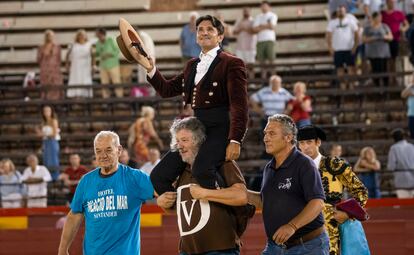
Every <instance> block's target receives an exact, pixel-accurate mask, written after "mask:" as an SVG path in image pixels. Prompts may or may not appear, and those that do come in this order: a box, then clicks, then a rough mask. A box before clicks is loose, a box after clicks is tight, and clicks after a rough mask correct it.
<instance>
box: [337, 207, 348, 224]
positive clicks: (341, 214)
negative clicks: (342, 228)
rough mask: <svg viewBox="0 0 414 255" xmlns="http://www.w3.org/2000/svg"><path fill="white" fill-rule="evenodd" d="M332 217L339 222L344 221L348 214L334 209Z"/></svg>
mask: <svg viewBox="0 0 414 255" xmlns="http://www.w3.org/2000/svg"><path fill="white" fill-rule="evenodd" d="M334 219H335V220H336V221H337V222H339V223H340V224H342V223H344V222H345V221H346V220H347V219H349V216H348V214H347V213H346V212H343V211H338V210H336V211H335V212H334Z"/></svg>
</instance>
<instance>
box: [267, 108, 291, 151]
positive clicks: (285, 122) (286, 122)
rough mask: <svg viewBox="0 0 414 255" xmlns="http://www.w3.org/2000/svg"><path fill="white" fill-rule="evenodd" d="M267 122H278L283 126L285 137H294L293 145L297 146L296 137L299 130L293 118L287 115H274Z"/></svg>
mask: <svg viewBox="0 0 414 255" xmlns="http://www.w3.org/2000/svg"><path fill="white" fill-rule="evenodd" d="M267 122H268V123H269V122H278V123H279V124H280V125H282V130H283V135H292V137H293V138H292V141H291V144H293V145H295V144H296V142H297V141H296V136H297V134H298V129H297V128H296V124H295V122H294V121H293V119H292V118H291V117H289V116H288V115H286V114H274V115H272V116H270V117H269V118H268V119H267Z"/></svg>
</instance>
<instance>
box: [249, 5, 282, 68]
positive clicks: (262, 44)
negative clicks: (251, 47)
mask: <svg viewBox="0 0 414 255" xmlns="http://www.w3.org/2000/svg"><path fill="white" fill-rule="evenodd" d="M260 9H261V10H262V13H260V14H259V15H257V16H256V18H255V20H254V23H253V32H254V33H257V45H256V51H257V53H256V54H257V55H256V56H257V60H258V61H259V62H260V63H261V64H263V63H265V62H266V61H269V62H270V63H272V62H273V60H274V59H275V42H276V33H275V30H274V29H275V27H276V24H277V15H276V14H275V13H273V12H271V6H270V3H269V2H268V1H262V3H261V5H260Z"/></svg>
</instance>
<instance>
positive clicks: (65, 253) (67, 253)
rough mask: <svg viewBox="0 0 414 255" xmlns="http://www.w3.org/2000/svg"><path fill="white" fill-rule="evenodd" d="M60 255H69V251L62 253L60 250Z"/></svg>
mask: <svg viewBox="0 0 414 255" xmlns="http://www.w3.org/2000/svg"><path fill="white" fill-rule="evenodd" d="M58 255H69V251H61V250H59V252H58Z"/></svg>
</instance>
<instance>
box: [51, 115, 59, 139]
mask: <svg viewBox="0 0 414 255" xmlns="http://www.w3.org/2000/svg"><path fill="white" fill-rule="evenodd" d="M58 132H59V123H58V121H57V119H54V120H53V123H52V137H56V135H57V134H58Z"/></svg>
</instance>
